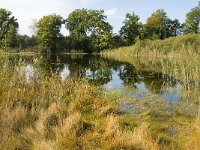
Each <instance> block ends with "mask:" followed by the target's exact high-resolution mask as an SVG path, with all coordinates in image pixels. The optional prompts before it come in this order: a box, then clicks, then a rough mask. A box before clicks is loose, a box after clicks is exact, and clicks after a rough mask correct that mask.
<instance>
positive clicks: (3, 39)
mask: <svg viewBox="0 0 200 150" xmlns="http://www.w3.org/2000/svg"><path fill="white" fill-rule="evenodd" d="M18 27H19V25H18V22H17V19H16V18H15V17H14V16H12V13H11V12H10V11H7V10H6V9H2V8H0V47H7V46H9V47H14V46H15V45H16V41H17V39H16V36H17V30H18Z"/></svg>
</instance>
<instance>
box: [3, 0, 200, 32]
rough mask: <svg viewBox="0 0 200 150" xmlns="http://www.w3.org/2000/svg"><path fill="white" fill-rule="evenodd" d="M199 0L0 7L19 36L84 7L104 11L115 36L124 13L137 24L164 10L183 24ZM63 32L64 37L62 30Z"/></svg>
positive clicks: (46, 0) (21, 0)
mask: <svg viewBox="0 0 200 150" xmlns="http://www.w3.org/2000/svg"><path fill="white" fill-rule="evenodd" d="M198 1H199V0H0V8H5V9H7V10H9V11H11V12H12V13H13V15H14V16H15V17H16V18H17V19H18V22H19V25H20V27H19V33H20V34H27V35H32V34H33V32H32V29H31V25H32V24H33V22H34V20H35V21H36V20H39V19H40V18H42V17H43V16H45V15H49V14H53V13H56V14H59V15H61V16H63V17H64V18H67V16H68V15H69V13H70V12H72V11H73V10H75V9H81V8H87V9H97V10H102V9H103V10H104V11H105V14H106V15H107V17H108V18H107V21H108V22H109V23H110V24H111V25H112V26H113V27H114V33H118V31H119V30H120V28H121V26H122V25H123V21H124V19H125V15H126V13H132V12H133V11H134V12H135V14H137V15H139V16H140V21H141V22H143V23H145V22H146V19H147V18H148V17H149V16H150V15H151V14H152V13H153V12H154V11H156V10H157V9H164V10H165V11H166V12H167V15H168V16H169V17H170V18H171V19H179V21H180V22H181V23H182V22H184V20H185V14H186V13H187V12H189V11H190V10H191V8H194V7H195V6H197V5H198ZM62 33H63V34H67V31H66V29H65V28H64V27H63V28H62Z"/></svg>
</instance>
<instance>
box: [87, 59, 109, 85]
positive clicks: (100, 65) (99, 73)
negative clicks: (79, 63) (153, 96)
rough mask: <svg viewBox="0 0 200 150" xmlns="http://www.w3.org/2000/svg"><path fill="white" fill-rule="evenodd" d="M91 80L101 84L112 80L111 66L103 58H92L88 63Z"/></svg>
mask: <svg viewBox="0 0 200 150" xmlns="http://www.w3.org/2000/svg"><path fill="white" fill-rule="evenodd" d="M89 68H90V71H91V74H92V80H93V81H95V83H96V84H98V85H103V84H106V83H108V82H109V81H111V80H112V68H111V66H110V65H109V63H108V61H105V60H104V59H92V60H91V61H90V64H89Z"/></svg>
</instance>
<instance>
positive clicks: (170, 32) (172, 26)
mask: <svg viewBox="0 0 200 150" xmlns="http://www.w3.org/2000/svg"><path fill="white" fill-rule="evenodd" d="M165 26H166V27H165V28H166V37H167V38H168V37H172V36H177V35H180V34H182V33H183V25H182V24H180V22H179V21H178V19H174V20H171V19H170V18H167V19H166V24H165Z"/></svg>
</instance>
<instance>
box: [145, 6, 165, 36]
mask: <svg viewBox="0 0 200 150" xmlns="http://www.w3.org/2000/svg"><path fill="white" fill-rule="evenodd" d="M166 22H167V14H166V12H165V11H164V10H163V9H158V10H157V11H156V12H154V13H153V14H152V15H151V16H150V17H149V18H148V19H147V22H146V25H145V27H146V32H147V37H148V38H159V39H164V38H166Z"/></svg>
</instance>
